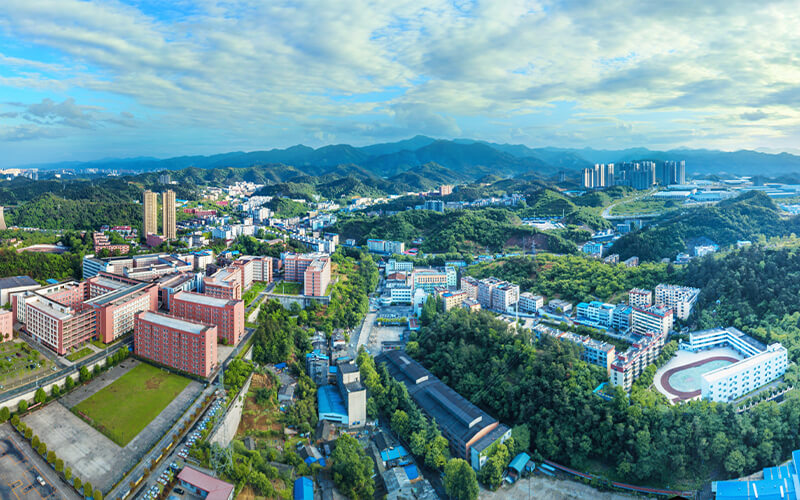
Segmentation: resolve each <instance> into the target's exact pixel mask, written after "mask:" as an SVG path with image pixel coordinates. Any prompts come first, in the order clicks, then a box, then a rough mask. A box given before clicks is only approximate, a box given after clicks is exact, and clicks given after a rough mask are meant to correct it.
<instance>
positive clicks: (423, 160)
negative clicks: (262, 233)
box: [27, 135, 800, 180]
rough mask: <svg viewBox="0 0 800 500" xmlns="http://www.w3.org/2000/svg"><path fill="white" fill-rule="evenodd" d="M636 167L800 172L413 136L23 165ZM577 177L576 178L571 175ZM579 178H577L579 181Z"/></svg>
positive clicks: (381, 172)
mask: <svg viewBox="0 0 800 500" xmlns="http://www.w3.org/2000/svg"><path fill="white" fill-rule="evenodd" d="M636 160H656V161H659V160H685V161H686V169H687V172H688V173H689V174H695V175H703V174H719V175H724V174H728V175H754V174H761V175H785V174H790V173H800V156H796V155H792V154H789V153H779V154H771V153H764V152H758V151H751V150H741V151H733V152H726V151H717V150H707V149H674V150H669V151H655V150H650V149H647V148H631V149H623V150H598V149H591V148H583V149H569V148H551V147H544V148H530V147H528V146H525V145H521V144H497V143H491V142H485V141H477V140H472V139H455V140H441V139H434V138H431V137H426V136H422V135H418V136H416V137H412V138H410V139H406V140H402V141H398V142H390V143H381V144H373V145H369V146H363V147H354V146H351V145H348V144H336V145H329V146H322V147H319V148H316V149H315V148H311V147H308V146H304V145H297V146H292V147H289V148H286V149H271V150H265V151H251V152H230V153H222V154H216V155H210V156H177V157H173V158H167V159H158V158H151V157H139V158H126V159H117V158H109V159H103V160H97V161H91V162H61V163H50V164H38V165H28V166H27V167H37V168H39V169H42V170H52V169H63V168H70V169H76V170H85V169H89V168H96V169H105V170H109V169H116V170H125V171H137V172H146V171H159V170H178V169H183V168H188V167H197V168H202V169H207V168H224V167H252V166H260V165H275V164H280V165H286V166H292V167H295V168H297V169H298V170H299V171H301V172H305V173H308V174H310V175H320V174H322V173H325V172H326V171H329V170H330V169H331V168H333V167H337V166H340V165H355V166H359V167H362V168H363V169H364V171H366V172H368V173H370V174H372V175H374V176H378V177H382V178H385V179H389V178H391V177H393V176H396V175H399V174H402V173H405V172H410V173H411V174H410V175H413V172H414V170H416V169H418V168H419V167H422V166H424V165H437V166H440V167H444V168H446V169H450V170H451V171H453V172H457V173H458V175H460V176H463V177H464V178H468V179H472V180H475V179H479V178H481V177H483V176H485V175H489V174H491V175H497V176H500V177H512V176H518V175H522V174H531V173H535V174H538V175H541V176H550V175H553V174H555V173H557V172H559V171H563V170H567V171H572V172H575V173H577V172H576V171H577V170H579V169H581V168H584V167H587V166H590V165H592V164H594V163H619V162H624V161H636ZM573 175H574V174H573ZM576 177H577V176H576Z"/></svg>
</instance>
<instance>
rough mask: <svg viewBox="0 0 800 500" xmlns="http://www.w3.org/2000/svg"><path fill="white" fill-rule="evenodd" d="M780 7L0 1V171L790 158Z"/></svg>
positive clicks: (797, 139)
mask: <svg viewBox="0 0 800 500" xmlns="http://www.w3.org/2000/svg"><path fill="white" fill-rule="evenodd" d="M798 25H800V11H799V10H798V9H797V8H796V3H795V2H790V1H783V2H759V3H758V4H753V3H752V2H737V1H729V0H728V1H724V2H723V1H719V0H711V1H708V2H680V3H679V4H675V3H666V4H665V3H651V2H635V1H618V2H574V1H565V2H556V1H541V2H537V1H522V0H520V1H494V2H450V1H444V0H432V1H423V2H411V1H403V0H394V1H358V0H354V1H348V2H336V1H329V2H323V3H321V4H320V3H316V2H310V1H306V0H293V1H291V2H290V1H284V0H277V1H274V2H269V4H268V5H264V4H263V2H256V1H247V0H241V1H230V2H216V1H214V0H203V1H197V2H188V1H182V0H176V1H173V2H163V1H159V0H129V1H112V0H108V1H105V0H91V1H87V2H84V1H78V0H25V1H22V0H5V1H3V2H0V47H1V48H0V149H2V151H3V152H4V154H3V155H2V158H0V167H8V166H15V165H24V164H30V163H46V162H59V161H88V160H96V159H101V158H107V157H116V158H127V157H137V156H154V157H159V158H166V157H173V156H180V155H195V154H197V155H206V154H214V153H223V152H228V151H253V150H265V149H272V148H283V147H288V146H291V145H295V144H306V145H309V146H312V147H319V146H322V145H326V144H341V143H347V144H352V145H355V146H363V145H367V144H372V143H378V142H391V141H396V140H399V139H406V138H408V137H412V136H414V135H417V134H423V135H428V136H431V137H437V138H447V139H452V138H470V139H477V140H487V141H491V142H498V143H511V144H525V145H528V146H530V147H541V146H555V147H569V148H574V147H577V148H582V147H591V148H597V149H624V148H628V147H647V148H651V149H660V150H666V149H673V148H679V147H688V148H709V149H720V150H725V151H733V150H739V149H753V150H758V151H766V152H772V153H774V152H780V151H786V152H792V153H798V152H800V150H798V144H800V107H798V104H800V83H798V82H800V69H798V65H797V64H796V57H797V56H796V54H797V53H798V47H800V34H798V32H797V29H796V27H797V26H798Z"/></svg>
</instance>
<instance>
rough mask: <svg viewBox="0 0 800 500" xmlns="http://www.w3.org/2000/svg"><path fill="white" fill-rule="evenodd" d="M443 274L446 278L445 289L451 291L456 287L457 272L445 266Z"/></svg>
mask: <svg viewBox="0 0 800 500" xmlns="http://www.w3.org/2000/svg"><path fill="white" fill-rule="evenodd" d="M444 274H445V275H446V276H447V288H449V289H451V290H453V289H455V288H456V287H457V286H458V272H457V271H456V268H455V267H453V266H445V267H444Z"/></svg>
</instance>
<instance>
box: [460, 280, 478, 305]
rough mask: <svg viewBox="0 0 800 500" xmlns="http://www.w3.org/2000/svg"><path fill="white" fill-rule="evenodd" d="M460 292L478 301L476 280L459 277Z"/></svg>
mask: <svg viewBox="0 0 800 500" xmlns="http://www.w3.org/2000/svg"><path fill="white" fill-rule="evenodd" d="M461 291H462V292H465V293H466V294H467V297H469V298H470V299H472V300H478V280H477V279H475V278H473V277H472V276H462V277H461Z"/></svg>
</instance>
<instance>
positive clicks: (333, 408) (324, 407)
mask: <svg viewBox="0 0 800 500" xmlns="http://www.w3.org/2000/svg"><path fill="white" fill-rule="evenodd" d="M317 400H318V401H319V419H320V420H330V421H331V422H340V423H342V424H347V408H346V407H345V405H344V400H343V399H342V396H341V395H340V394H339V391H338V390H336V388H335V387H333V386H331V385H323V386H322V387H320V388H319V389H317Z"/></svg>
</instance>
